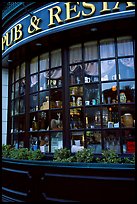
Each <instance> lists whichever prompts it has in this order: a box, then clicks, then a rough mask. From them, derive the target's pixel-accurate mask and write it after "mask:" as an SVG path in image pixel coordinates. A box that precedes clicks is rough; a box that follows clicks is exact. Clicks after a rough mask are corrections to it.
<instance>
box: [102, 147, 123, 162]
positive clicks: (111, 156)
mask: <svg viewBox="0 0 137 204" xmlns="http://www.w3.org/2000/svg"><path fill="white" fill-rule="evenodd" d="M100 161H102V162H105V163H120V162H121V158H120V157H119V156H118V154H117V153H116V152H115V151H114V150H103V151H102V158H101V159H100Z"/></svg>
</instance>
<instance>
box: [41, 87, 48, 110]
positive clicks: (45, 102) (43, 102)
mask: <svg viewBox="0 0 137 204" xmlns="http://www.w3.org/2000/svg"><path fill="white" fill-rule="evenodd" d="M39 97H40V98H39V106H40V110H48V109H49V92H48V91H42V92H40V93H39Z"/></svg>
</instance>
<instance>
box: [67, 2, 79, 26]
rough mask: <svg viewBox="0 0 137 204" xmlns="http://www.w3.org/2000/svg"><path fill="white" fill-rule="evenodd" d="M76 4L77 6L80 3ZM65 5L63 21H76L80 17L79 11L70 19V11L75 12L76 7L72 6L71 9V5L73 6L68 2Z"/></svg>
mask: <svg viewBox="0 0 137 204" xmlns="http://www.w3.org/2000/svg"><path fill="white" fill-rule="evenodd" d="M76 3H77V4H78V5H79V3H80V2H76ZM65 4H66V19H65V21H66V22H68V21H71V20H74V19H77V18H79V17H80V11H79V12H78V14H77V15H76V16H74V17H71V12H72V11H74V12H77V6H76V5H74V7H73V8H71V4H74V3H73V2H68V3H65Z"/></svg>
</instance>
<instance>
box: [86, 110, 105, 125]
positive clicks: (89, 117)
mask: <svg viewBox="0 0 137 204" xmlns="http://www.w3.org/2000/svg"><path fill="white" fill-rule="evenodd" d="M85 114H86V128H101V114H100V109H99V108H96V107H87V108H86V110H85Z"/></svg>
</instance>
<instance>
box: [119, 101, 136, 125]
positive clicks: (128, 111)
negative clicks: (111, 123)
mask: <svg viewBox="0 0 137 204" xmlns="http://www.w3.org/2000/svg"><path fill="white" fill-rule="evenodd" d="M120 110H121V126H122V127H126V128H133V127H135V105H130V106H129V105H127V104H125V105H121V106H120Z"/></svg>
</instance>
